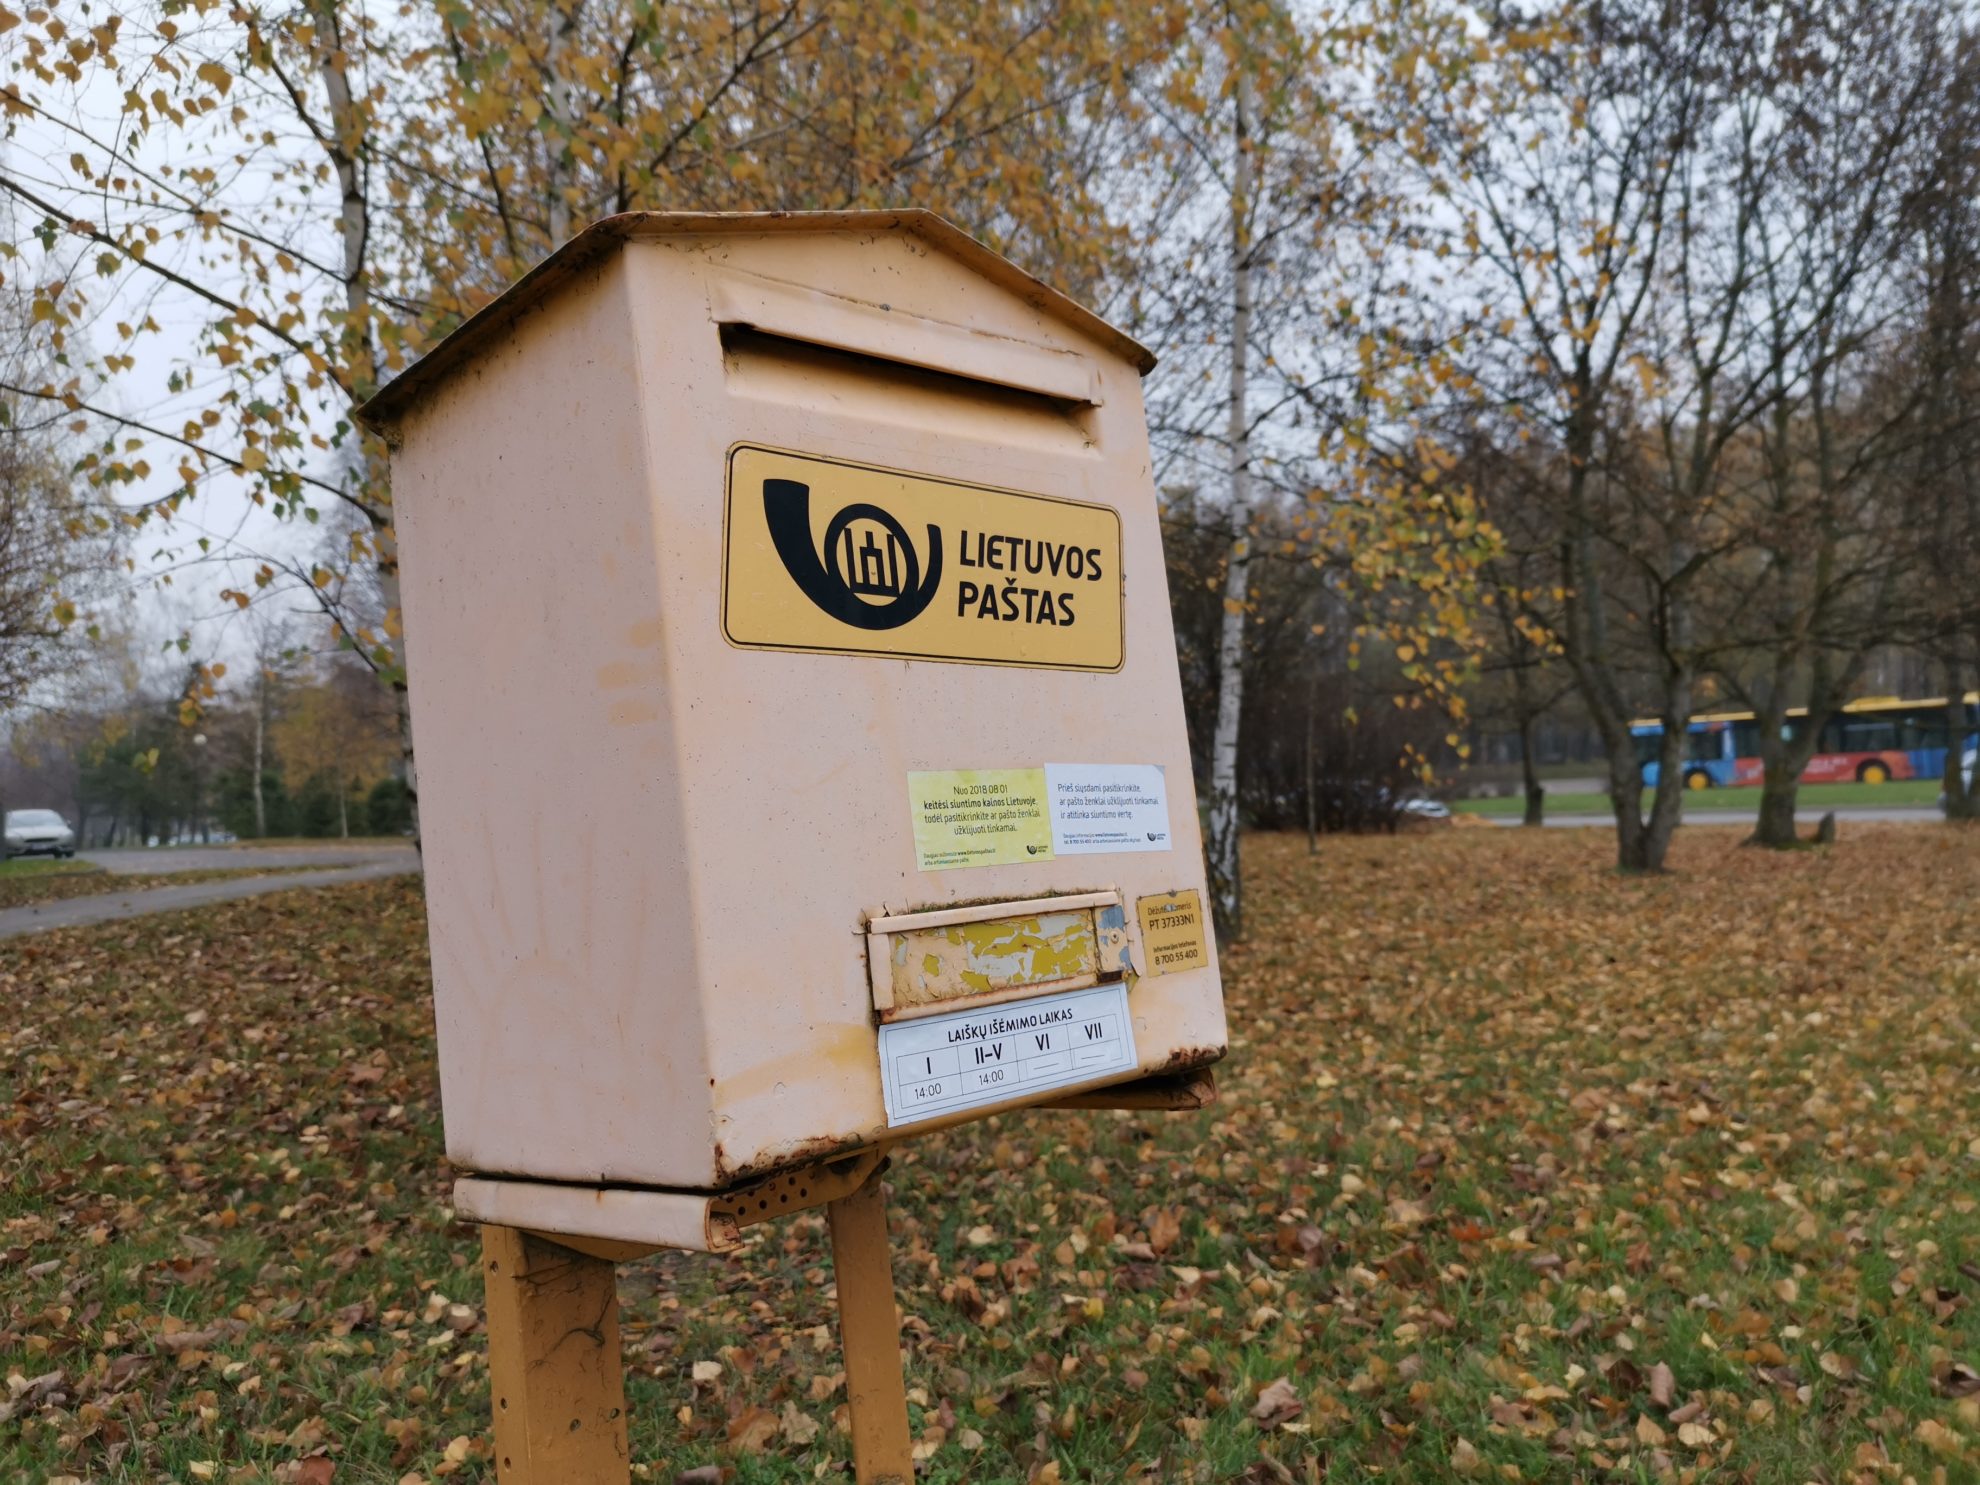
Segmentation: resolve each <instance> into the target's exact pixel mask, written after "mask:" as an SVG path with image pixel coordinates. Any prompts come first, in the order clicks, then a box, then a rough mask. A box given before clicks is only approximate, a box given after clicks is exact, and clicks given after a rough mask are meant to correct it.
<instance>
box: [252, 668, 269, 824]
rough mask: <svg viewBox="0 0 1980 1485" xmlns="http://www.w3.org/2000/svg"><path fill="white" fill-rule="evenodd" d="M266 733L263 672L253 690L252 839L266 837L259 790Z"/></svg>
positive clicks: (263, 804) (265, 807)
mask: <svg viewBox="0 0 1980 1485" xmlns="http://www.w3.org/2000/svg"><path fill="white" fill-rule="evenodd" d="M267 731H268V676H267V673H266V672H265V671H264V672H263V674H262V675H261V677H260V679H259V681H258V682H257V683H256V685H255V690H254V838H255V839H256V840H264V839H266V838H267V836H268V804H267V800H266V799H265V798H264V796H263V793H262V788H261V759H262V747H263V741H264V737H265V735H266V733H267Z"/></svg>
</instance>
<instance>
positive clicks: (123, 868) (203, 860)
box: [77, 840, 419, 876]
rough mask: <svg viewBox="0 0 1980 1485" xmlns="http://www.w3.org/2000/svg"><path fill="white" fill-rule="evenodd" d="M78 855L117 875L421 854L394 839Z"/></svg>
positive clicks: (351, 862)
mask: <svg viewBox="0 0 1980 1485" xmlns="http://www.w3.org/2000/svg"><path fill="white" fill-rule="evenodd" d="M77 854H78V855H80V856H81V857H82V859H83V860H85V861H93V862H95V863H96V864H97V865H98V866H100V867H102V868H103V869H104V870H105V871H112V872H115V873H116V874H117V875H118V876H148V875H151V874H153V873H156V872H168V871H240V870H242V869H243V868H245V867H250V866H266V867H270V868H273V869H281V870H286V869H288V868H289V867H292V866H359V865H365V866H368V865H370V864H372V863H373V862H378V861H399V862H409V863H410V864H411V865H413V866H417V865H418V864H419V853H418V852H417V851H415V850H414V849H413V848H412V845H411V843H410V842H408V843H405V844H400V843H398V842H396V841H390V842H387V841H366V842H364V843H362V844H359V845H343V844H340V843H339V842H337V841H334V840H326V841H310V842H307V843H305V844H303V845H299V846H158V847H154V848H152V849H149V850H147V849H145V848H143V847H129V848H126V849H122V850H116V851H79V852H78V853H77Z"/></svg>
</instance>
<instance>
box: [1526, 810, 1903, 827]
mask: <svg viewBox="0 0 1980 1485" xmlns="http://www.w3.org/2000/svg"><path fill="white" fill-rule="evenodd" d="M1828 813H1829V812H1828V811H1827V810H1819V809H1818V810H1802V811H1800V812H1799V813H1798V814H1796V815H1795V817H1794V818H1795V821H1796V823H1798V824H1800V825H1802V826H1803V827H1805V828H1806V829H1808V830H1811V831H1812V830H1813V829H1814V828H1815V827H1816V826H1817V825H1818V824H1820V823H1821V820H1822V816H1824V815H1826V814H1828ZM1835 815H1836V824H1837V825H1838V826H1844V825H1852V824H1864V823H1870V824H1883V825H1924V824H1937V823H1938V821H1939V819H1940V815H1939V812H1938V811H1937V810H1936V809H1934V808H1933V807H1932V806H1930V805H1913V806H1891V807H1888V808H1887V807H1885V806H1882V805H1846V806H1840V807H1838V808H1837V810H1836V812H1835ZM1753 817H1754V812H1753V811H1752V810H1686V811H1685V812H1684V823H1685V824H1686V825H1744V826H1749V827H1750V826H1751V825H1752V824H1753ZM1492 821H1493V823H1494V824H1496V825H1511V826H1514V827H1517V826H1518V825H1519V817H1518V816H1517V815H1495V816H1493V817H1492ZM1547 825H1548V827H1549V828H1550V829H1557V830H1576V829H1580V828H1582V827H1584V826H1597V825H1599V826H1600V827H1601V828H1602V829H1604V830H1613V829H1615V825H1616V822H1615V818H1614V817H1613V816H1612V815H1610V814H1609V812H1608V811H1606V810H1603V811H1601V812H1599V813H1594V814H1586V813H1584V814H1568V813H1566V812H1565V811H1563V812H1561V813H1558V814H1553V813H1550V814H1549V815H1548V816H1547Z"/></svg>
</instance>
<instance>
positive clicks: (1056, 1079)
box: [880, 981, 1140, 1129]
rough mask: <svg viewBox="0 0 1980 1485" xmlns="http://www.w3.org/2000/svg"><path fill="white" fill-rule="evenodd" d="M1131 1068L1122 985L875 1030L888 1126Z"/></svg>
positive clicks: (1129, 1027)
mask: <svg viewBox="0 0 1980 1485" xmlns="http://www.w3.org/2000/svg"><path fill="white" fill-rule="evenodd" d="M1139 1066H1140V1061H1139V1059H1138V1058H1137V1057H1136V1056H1135V1051H1134V1024H1133V1023H1132V1022H1131V1021H1130V1020H1129V1019H1128V1003H1127V986H1125V985H1123V984H1121V983H1119V982H1118V981H1116V982H1114V983H1112V984H1106V985H1096V986H1094V987H1093V988H1092V989H1090V990H1071V991H1067V992H1066V993H1064V994H1061V995H1043V996H1040V997H1039V998H1038V999H1036V1000H1023V1001H1018V1002H1017V1003H1015V1004H1013V1005H999V1006H990V1007H987V1008H986V1009H983V1010H979V1011H957V1012H955V1013H954V1014H953V1015H948V1016H929V1017H927V1018H926V1019H924V1020H919V1021H897V1022H894V1023H892V1024H891V1025H887V1026H882V1027H881V1028H880V1086H881V1088H882V1090H883V1092H884V1096H885V1099H886V1105H887V1127H888V1128H890V1129H897V1128H899V1127H900V1126H901V1125H903V1124H916V1123H919V1122H921V1121H922V1120H924V1119H939V1118H941V1117H942V1116H943V1115H945V1114H955V1113H961V1112H962V1111H963V1110H965V1109H973V1108H979V1107H981V1106H983V1105H985V1104H993V1103H1008V1102H1010V1101H1011V1100H1012V1099H1017V1098H1035V1097H1037V1096H1038V1095H1039V1094H1042V1093H1049V1092H1051V1091H1052V1090H1053V1089H1056V1088H1067V1087H1071V1086H1073V1085H1074V1084H1078V1083H1092V1082H1095V1081H1097V1080H1099V1079H1102V1078H1106V1077H1110V1076H1113V1075H1116V1074H1120V1073H1128V1072H1133V1071H1134V1070H1135V1069H1136V1068H1138V1067H1139Z"/></svg>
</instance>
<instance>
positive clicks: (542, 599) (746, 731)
mask: <svg viewBox="0 0 1980 1485" xmlns="http://www.w3.org/2000/svg"><path fill="white" fill-rule="evenodd" d="M1150 364H1151V363H1150V358H1149V356H1148V354H1147V353H1146V352H1145V351H1144V350H1142V349H1141V347H1139V346H1137V345H1136V344H1135V343H1134V342H1133V341H1131V340H1129V339H1128V338H1127V337H1126V336H1124V335H1122V334H1121V333H1120V332H1119V331H1117V330H1115V329H1114V328H1112V327H1111V326H1109V325H1108V324H1106V323H1105V322H1104V321H1102V320H1101V319H1099V318H1098V317H1096V316H1095V315H1093V314H1091V313H1090V312H1088V311H1087V310H1085V309H1083V308H1081V307H1080V306H1079V305H1077V304H1076V303H1074V302H1073V301H1071V300H1070V299H1068V298H1066V297H1065V296H1063V295H1061V294H1059V293H1057V292H1056V291H1054V290H1052V289H1051V288H1049V287H1047V286H1046V285H1045V284H1043V283H1041V282H1039V281H1037V280H1035V279H1033V278H1031V277H1029V276H1027V275H1026V274H1024V273H1022V272H1021V271H1019V270H1018V269H1017V268H1016V267H1014V266H1013V265H1012V264H1010V263H1009V262H1007V261H1006V260H1004V259H1003V258H1001V257H999V256H997V255H996V254H995V253H993V252H991V251H990V250H989V249H987V248H985V247H984V246H983V245H981V244H980V243H978V242H976V241H974V240H973V239H971V238H969V237H968V236H966V235H965V234H963V233H962V232H960V231H958V230H957V229H956V228H954V227H953V226H950V225H949V224H948V223H946V222H944V221H942V220H941V219H939V218H937V217H934V216H931V215H929V214H926V213H922V212H912V211H903V212H851V213H836V214H798V215H764V216H749V215H744V216H721V215H715V216H705V215H669V214H637V215H629V216H621V217H614V218H611V219H609V220H607V221H605V222H602V223H599V224H597V225H595V226H593V227H592V228H590V229H589V230H587V231H586V232H584V233H582V234H580V235H579V236H578V237H577V238H575V239H574V240H573V241H571V242H570V243H568V244H567V245H566V246H565V247H564V248H562V249H561V250H560V251H559V252H557V253H556V254H555V255H553V256H552V257H551V258H550V259H549V260H548V261H547V262H545V263H544V264H543V265H542V266H541V267H539V268H538V269H536V270H535V271H534V272H532V273H531V274H530V275H529V276H528V277H526V278H525V279H523V280H521V281H520V282H519V283H517V284H516V285H514V286H513V287H512V288H511V289H510V290H509V291H508V292H507V293H505V294H504V295H502V296H501V297H500V298H498V299H496V300H495V301H494V302H492V303H491V304H489V305H488V306H487V307H486V308H485V309H483V310H482V311H481V312H480V313H479V314H477V315H475V316H474V317H473V318H472V319H470V320H469V321H468V322H467V323H466V324H464V325H463V326H462V327H461V328H460V329H459V330H457V331H456V332H455V333H454V334H453V335H452V336H451V337H450V338H449V339H447V340H446V341H444V342H443V343H441V344H440V345H439V346H438V347H436V348H435V349H434V350H432V351H431V352H430V353H428V354H427V355H426V357H425V358H424V359H422V360H420V361H419V362H417V363H415V364H414V365H413V366H412V367H411V368H410V369H409V370H407V371H406V372H405V373H404V374H402V375H401V376H400V377H399V378H398V379H397V380H395V381H393V382H392V383H391V384H389V385H388V386H387V387H386V388H385V389H384V390H383V391H382V392H381V393H380V394H379V395H378V396H377V397H375V398H374V399H373V400H372V401H371V403H370V404H369V405H368V406H367V407H366V408H365V409H364V410H363V414H362V416H363V417H364V419H365V420H366V421H367V423H369V424H370V425H371V426H372V427H374V428H376V429H378V430H380V431H381V432H382V433H383V434H384V435H385V436H386V438H387V441H388V442H389V444H390V445H391V449H392V488H393V501H394V520H395V528H396V531H397V535H398V540H399V549H400V572H401V581H402V610H403V613H404V616H405V621H406V634H407V646H408V658H409V677H410V685H411V694H412V708H413V728H414V736H415V739H416V742H417V746H418V758H419V764H420V814H421V822H422V830H423V836H424V845H425V861H426V884H427V908H428V914H429V919H430V925H431V928H430V931H431V940H432V955H433V973H434V996H435V1012H436V1019H437V1022H438V1033H439V1061H440V1077H441V1089H442V1099H443V1106H444V1110H445V1121H446V1132H447V1146H448V1152H449V1155H450V1157H451V1159H452V1160H453V1162H454V1163H455V1164H456V1165H457V1166H459V1167H460V1168H461V1169H462V1170H463V1171H466V1172H469V1173H473V1174H474V1175H475V1176H476V1177H477V1178H481V1179H482V1180H483V1184H482V1185H481V1186H480V1187H477V1188H476V1189H477V1190H481V1191H482V1192H483V1193H484V1200H485V1201H486V1202H487V1203H489V1204H490V1205H488V1206H487V1207H486V1208H485V1210H484V1213H483V1214H484V1217H485V1218H486V1219H489V1220H494V1218H491V1217H489V1216H488V1214H489V1213H490V1212H493V1211H494V1210H495V1206H496V1205H499V1203H496V1198H495V1197H494V1196H487V1195H486V1193H489V1192H495V1193H497V1194H498V1195H500V1199H501V1202H505V1203H510V1205H505V1206H501V1207H500V1213H513V1212H514V1211H519V1210H521V1209H522V1208H523V1207H529V1206H530V1204H531V1203H532V1202H536V1203H538V1204H539V1205H542V1204H545V1203H552V1204H556V1206H557V1211H558V1213H559V1214H560V1215H559V1216H558V1218H557V1221H558V1222H560V1223H562V1224H563V1225H562V1226H560V1227H557V1228H556V1229H555V1230H558V1231H571V1230H581V1229H582V1226H583V1223H584V1222H585V1221H586V1220H587V1219H586V1218H585V1217H584V1216H583V1213H584V1212H585V1211H587V1210H589V1208H588V1206H587V1203H588V1202H589V1201H591V1198H590V1197H587V1196H586V1195H585V1193H587V1192H592V1193H597V1192H606V1191H611V1192H625V1191H628V1190H630V1191H634V1192H648V1193H668V1192H674V1193H703V1194H707V1193H722V1192H729V1191H734V1190H736V1189H738V1188H741V1187H744V1186H746V1185H747V1184H748V1183H750V1182H753V1181H759V1180H761V1179H762V1178H764V1177H766V1176H769V1175H771V1174H774V1173H777V1172H780V1171H787V1170H791V1169H795V1168H798V1167H800V1166H803V1165H805V1164H806V1163H808V1162H815V1161H817V1160H819V1159H821V1158H823V1157H828V1156H832V1155H834V1154H836V1153H839V1152H849V1151H857V1150H860V1149H863V1148H866V1147H870V1146H873V1145H876V1144H881V1143H884V1142H887V1141H890V1140H893V1139H896V1138H900V1137H903V1136H904V1135H910V1134H916V1133H920V1132H924V1131H928V1130H933V1129H938V1128H940V1127H942V1126H944V1125H947V1124H953V1123H955V1122H958V1121H960V1120H963V1119H968V1118H974V1117H979V1116H981V1115H984V1114H986V1113H992V1112H996V1111H999V1110H1008V1109H1012V1108H1017V1107H1022V1106H1025V1105H1028V1104H1040V1103H1055V1104H1064V1103H1068V1102H1073V1103H1077V1102H1081V1101H1086V1102H1094V1101H1104V1100H1105V1098H1106V1097H1118V1098H1122V1099H1128V1098H1131V1097H1132V1096H1133V1094H1134V1090H1136V1089H1140V1088H1142V1087H1144V1086H1147V1085H1148V1080H1150V1079H1151V1078H1159V1077H1161V1076H1164V1075H1168V1074H1174V1073H1177V1072H1179V1071H1182V1070H1186V1069H1191V1068H1197V1067H1201V1066H1203V1065H1205V1064H1208V1063H1210V1062H1212V1061H1214V1060H1215V1059H1216V1058H1217V1057H1219V1056H1220V1055H1221V1054H1222V1052H1223V1050H1224V1045H1225V1029H1224V1016H1223V1006H1222V999H1221V994H1220V990H1219V983H1218V975H1217V966H1216V956H1215V946H1214V944H1213V943H1212V942H1211V940H1210V936H1209V933H1208V927H1207V924H1206V923H1205V922H1204V915H1203V912H1202V907H1203V902H1204V898H1203V892H1202V888H1203V867H1202V852H1201V844H1200V841H1199V838H1198V828H1197V811H1196V801H1195V794H1194V790H1193V787H1192V784H1191V774H1190V760H1189V754H1188V747H1187V742H1186V739H1185V735H1184V728H1183V714H1182V696H1181V690H1180V686H1179V683H1178V679H1177V673H1176V660H1175V644H1174V636H1173V634H1172V631H1171V627H1170V619H1169V604H1168V592H1167V582H1166V578H1165V574H1164V567H1163V561H1162V539H1161V531H1160V527H1159V524H1158V520H1157V512H1156V503H1155V491H1154V488H1153V484H1152V480H1151V473H1150V461H1149V452H1148V441H1147V434H1146V428H1145V424H1144V414H1143V410H1142V400H1141V388H1140V377H1141V375H1142V373H1143V372H1144V371H1145V370H1146V369H1147V367H1148V366H1149V365H1150ZM1151 904H1154V905H1159V907H1160V909H1161V911H1160V913H1159V915H1157V916H1150V912H1151V908H1150V905H1151ZM1149 925H1159V936H1160V942H1159V943H1158V944H1154V945H1153V947H1154V948H1155V949H1157V950H1158V951H1159V952H1158V953H1151V952H1150V949H1151V941H1150V934H1151V932H1152V931H1155V930H1153V929H1151V927H1150V926H1149ZM1108 1090H1112V1091H1111V1092H1108ZM504 1183H506V1184H504ZM553 1188H556V1190H557V1191H561V1193H562V1194H561V1195H555V1196H554V1202H553V1196H551V1195H545V1194H544V1193H548V1192H552V1189H553ZM516 1203H520V1204H521V1206H520V1207H518V1206H516V1205H514V1204H516ZM533 1209H534V1208H532V1210H533ZM652 1209H653V1210H655V1211H658V1210H661V1208H660V1207H657V1206H656V1207H654V1208H652ZM500 1213H497V1215H498V1216H499V1215H500ZM514 1220H519V1221H520V1220H522V1219H521V1218H516V1219H514ZM531 1220H536V1221H539V1225H540V1220H547V1219H531ZM574 1224H575V1226H574ZM600 1230H601V1231H602V1230H603V1229H602V1228H601V1229H600ZM683 1240H684V1241H685V1239H683Z"/></svg>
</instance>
